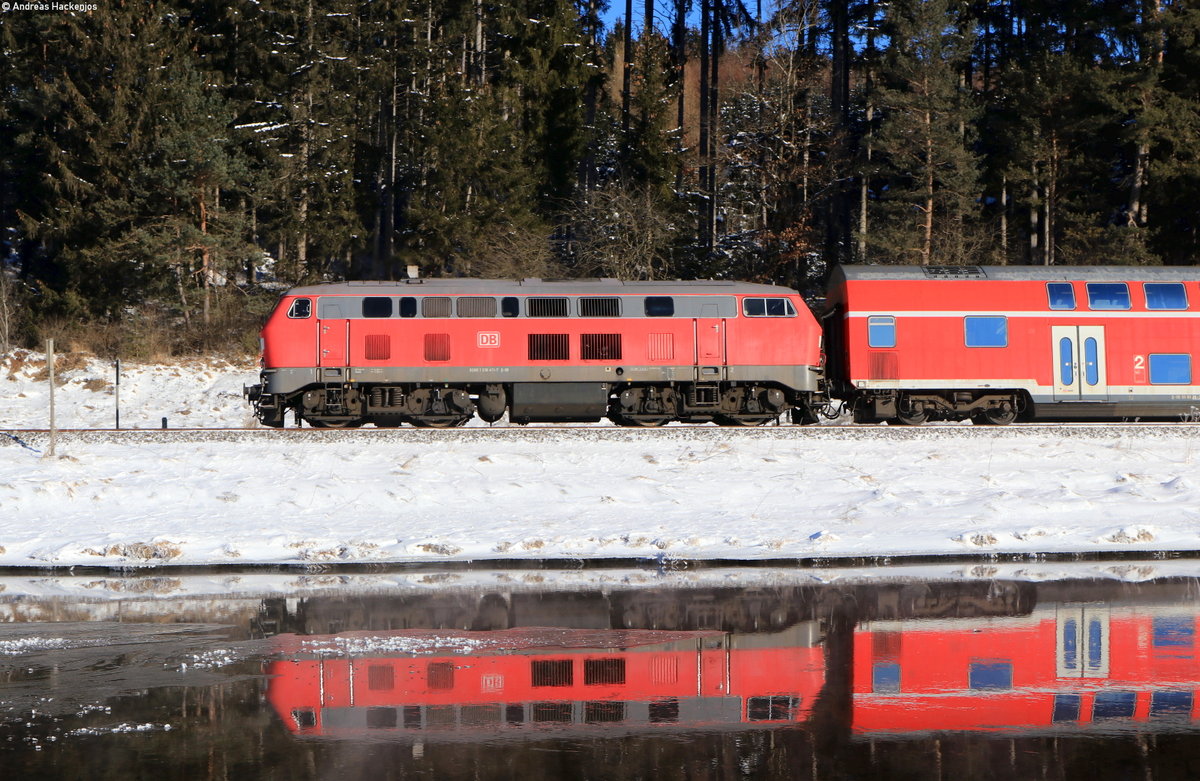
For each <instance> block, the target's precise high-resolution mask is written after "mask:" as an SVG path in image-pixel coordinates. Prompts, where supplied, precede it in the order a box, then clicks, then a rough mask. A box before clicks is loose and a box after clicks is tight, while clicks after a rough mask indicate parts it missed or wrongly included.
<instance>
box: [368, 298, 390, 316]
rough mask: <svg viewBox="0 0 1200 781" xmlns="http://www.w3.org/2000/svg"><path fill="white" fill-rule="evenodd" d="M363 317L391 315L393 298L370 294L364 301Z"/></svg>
mask: <svg viewBox="0 0 1200 781" xmlns="http://www.w3.org/2000/svg"><path fill="white" fill-rule="evenodd" d="M362 313H363V317H391V316H392V299H390V298H384V297H382V296H368V297H367V298H364V299H363V302H362Z"/></svg>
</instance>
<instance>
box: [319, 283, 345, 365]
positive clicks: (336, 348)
mask: <svg viewBox="0 0 1200 781" xmlns="http://www.w3.org/2000/svg"><path fill="white" fill-rule="evenodd" d="M342 308H343V303H342V302H339V301H338V300H337V299H335V298H319V299H317V333H318V337H317V350H318V351H319V353H320V354H319V355H318V356H317V365H318V366H345V365H346V339H347V331H348V330H349V325H350V321H349V320H348V319H347V317H346V315H347V313H346V312H343V311H342Z"/></svg>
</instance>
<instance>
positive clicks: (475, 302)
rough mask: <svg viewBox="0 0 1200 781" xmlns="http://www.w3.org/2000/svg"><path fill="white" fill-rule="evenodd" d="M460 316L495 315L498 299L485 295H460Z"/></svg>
mask: <svg viewBox="0 0 1200 781" xmlns="http://www.w3.org/2000/svg"><path fill="white" fill-rule="evenodd" d="M458 316H459V317H495V316H496V299H494V298H491V297H485V296H460V297H459V299H458Z"/></svg>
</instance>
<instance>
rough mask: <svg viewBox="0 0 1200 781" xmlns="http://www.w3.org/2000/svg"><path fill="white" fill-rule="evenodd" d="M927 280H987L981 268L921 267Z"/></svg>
mask: <svg viewBox="0 0 1200 781" xmlns="http://www.w3.org/2000/svg"><path fill="white" fill-rule="evenodd" d="M921 268H922V270H923V271H924V272H925V276H926V277H927V278H928V279H987V273H986V272H985V271H984V270H983V268H982V267H981V266H922V267H921Z"/></svg>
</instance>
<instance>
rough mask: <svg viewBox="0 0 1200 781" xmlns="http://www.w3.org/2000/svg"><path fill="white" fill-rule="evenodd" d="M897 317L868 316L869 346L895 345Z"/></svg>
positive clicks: (887, 346) (885, 346)
mask: <svg viewBox="0 0 1200 781" xmlns="http://www.w3.org/2000/svg"><path fill="white" fill-rule="evenodd" d="M895 346H896V318H894V317H890V316H889V317H868V318H867V347H884V348H889V347H895Z"/></svg>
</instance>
